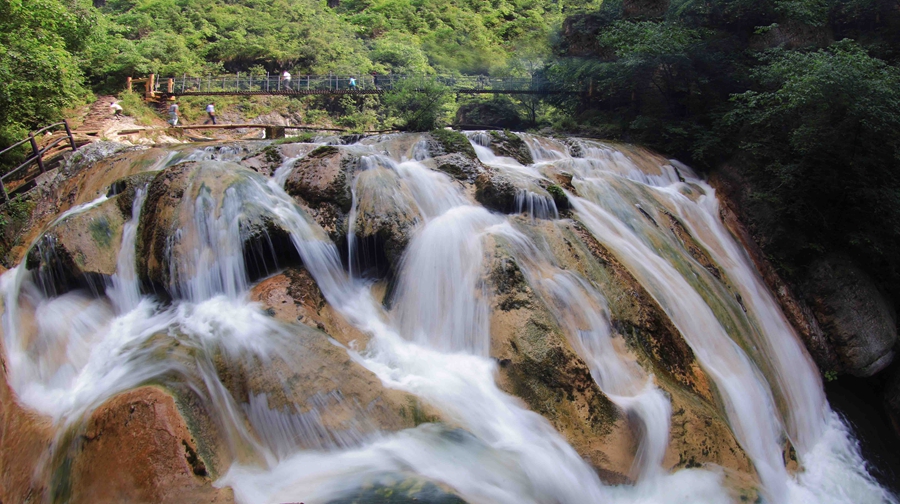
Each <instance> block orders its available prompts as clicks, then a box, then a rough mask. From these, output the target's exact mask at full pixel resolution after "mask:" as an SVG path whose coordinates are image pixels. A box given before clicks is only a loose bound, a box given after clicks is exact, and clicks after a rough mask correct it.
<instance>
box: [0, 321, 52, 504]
mask: <svg viewBox="0 0 900 504" xmlns="http://www.w3.org/2000/svg"><path fill="white" fill-rule="evenodd" d="M5 355H6V351H5V349H4V347H3V339H2V338H0V426H2V428H0V502H44V499H45V497H46V496H47V495H48V493H47V488H46V486H45V483H44V481H46V480H44V481H41V480H40V479H39V478H35V468H37V467H39V466H38V464H39V463H40V461H41V460H42V458H44V457H46V455H47V447H48V446H50V442H51V439H52V438H53V427H52V425H51V423H50V420H49V419H46V418H41V417H39V416H38V415H36V414H35V413H33V412H31V411H29V410H27V409H25V408H23V407H22V406H20V405H19V403H18V402H17V398H16V396H15V393H14V392H13V391H12V389H11V388H10V386H9V384H8V383H7V376H6V369H7V368H6V360H5Z"/></svg>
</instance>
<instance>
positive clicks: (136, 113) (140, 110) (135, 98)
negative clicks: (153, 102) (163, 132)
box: [119, 91, 162, 126]
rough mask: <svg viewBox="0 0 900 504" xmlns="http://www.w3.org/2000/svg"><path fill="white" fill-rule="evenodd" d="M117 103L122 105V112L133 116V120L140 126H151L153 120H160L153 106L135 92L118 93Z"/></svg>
mask: <svg viewBox="0 0 900 504" xmlns="http://www.w3.org/2000/svg"><path fill="white" fill-rule="evenodd" d="M119 105H121V106H122V113H123V114H125V115H127V116H129V117H132V118H134V122H135V123H137V124H140V125H141V126H153V124H154V123H155V122H157V121H161V120H162V118H161V117H160V116H159V114H158V113H157V112H156V111H155V110H154V109H153V107H151V106H150V105H148V104H147V103H146V102H145V101H144V98H143V97H142V96H141V95H139V94H137V93H129V92H127V91H126V92H122V93H119Z"/></svg>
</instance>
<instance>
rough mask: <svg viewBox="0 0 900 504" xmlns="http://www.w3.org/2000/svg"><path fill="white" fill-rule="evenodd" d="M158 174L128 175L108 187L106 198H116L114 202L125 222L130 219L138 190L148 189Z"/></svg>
mask: <svg viewBox="0 0 900 504" xmlns="http://www.w3.org/2000/svg"><path fill="white" fill-rule="evenodd" d="M158 173H159V172H155V171H154V172H143V173H136V174H134V175H129V176H127V177H123V178H120V179H119V180H116V181H115V182H113V183H112V184H110V186H109V190H108V191H107V192H106V196H107V197H110V198H112V197H113V196H117V198H116V202H117V203H118V207H119V210H120V211H121V212H122V216H123V217H124V218H125V220H128V219H130V218H131V217H132V210H133V206H134V198H135V195H136V194H137V191H138V189H145V190H146V188H147V187H149V185H150V182H152V181H153V179H154V178H156V175H157V174H158Z"/></svg>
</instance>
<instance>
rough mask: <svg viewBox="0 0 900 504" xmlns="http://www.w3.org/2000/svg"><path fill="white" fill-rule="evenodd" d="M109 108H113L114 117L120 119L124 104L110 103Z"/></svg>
mask: <svg viewBox="0 0 900 504" xmlns="http://www.w3.org/2000/svg"><path fill="white" fill-rule="evenodd" d="M109 108H110V110H112V113H113V119H115V120H116V121H118V120H119V118H120V117H122V106H121V105H119V104H118V103H116V102H112V103H110V104H109Z"/></svg>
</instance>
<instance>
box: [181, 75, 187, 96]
mask: <svg viewBox="0 0 900 504" xmlns="http://www.w3.org/2000/svg"><path fill="white" fill-rule="evenodd" d="M185 81H187V74H186V73H183V74H181V94H184V84H185Z"/></svg>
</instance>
